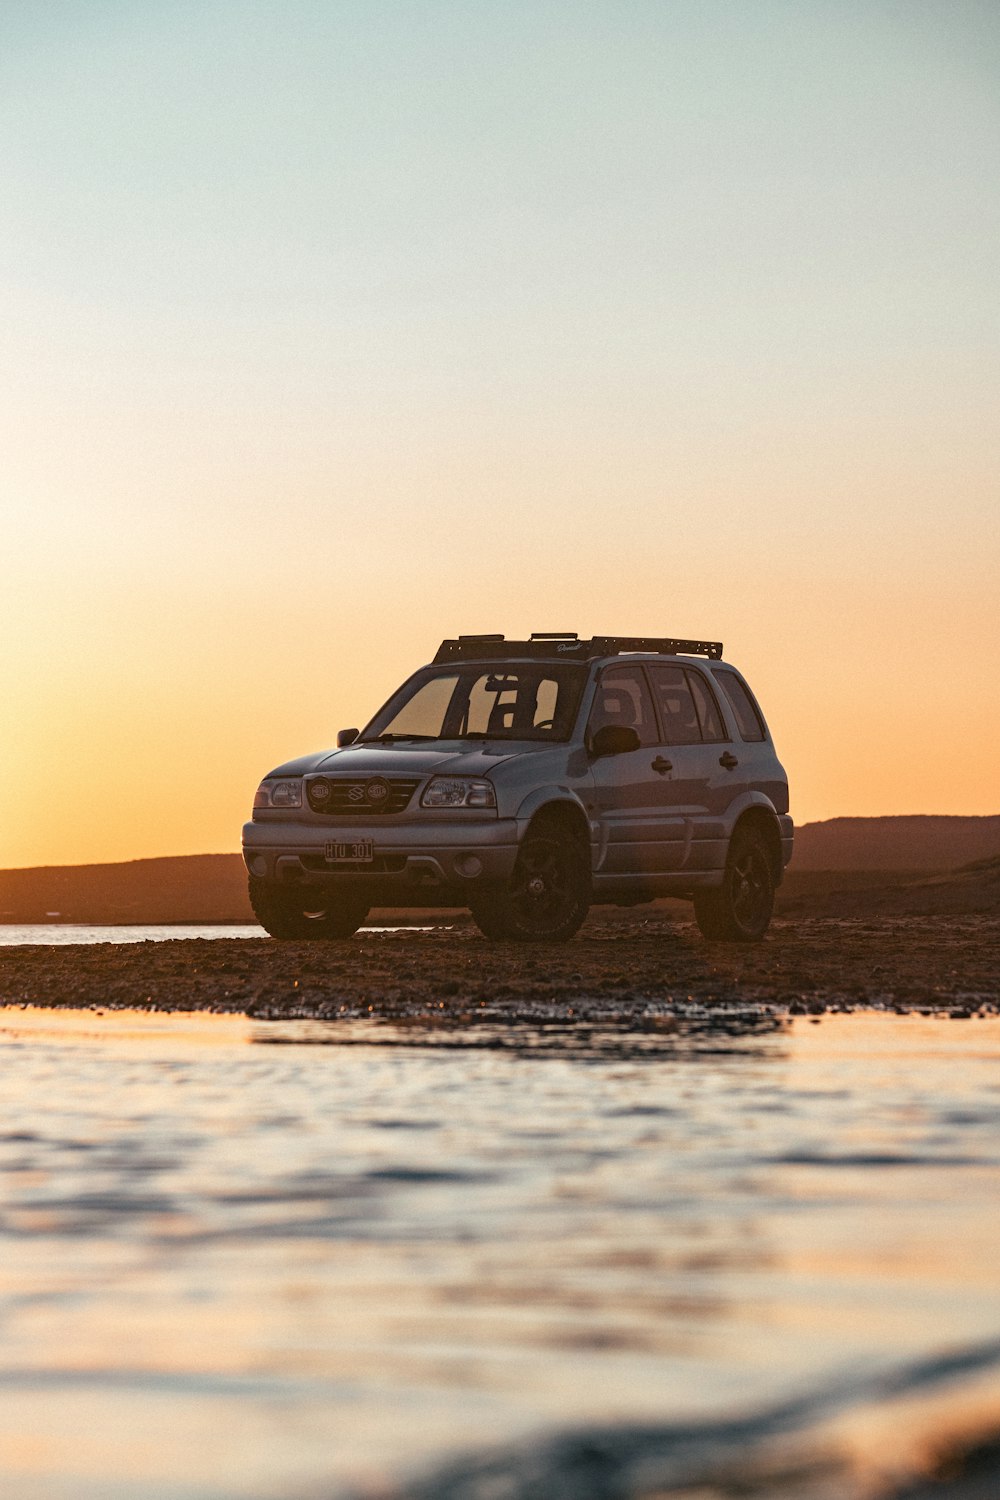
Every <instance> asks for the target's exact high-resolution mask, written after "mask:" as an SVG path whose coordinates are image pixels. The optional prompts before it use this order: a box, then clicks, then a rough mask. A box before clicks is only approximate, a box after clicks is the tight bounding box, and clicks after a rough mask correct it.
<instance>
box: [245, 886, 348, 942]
mask: <svg viewBox="0 0 1000 1500" xmlns="http://www.w3.org/2000/svg"><path fill="white" fill-rule="evenodd" d="M249 890H250V905H251V906H252V907H253V911H254V916H255V917H256V918H257V921H258V922H259V923H260V925H261V926H262V927H263V928H264V929H265V930H266V931H267V932H269V933H270V934H271V936H272V937H273V938H294V939H299V940H302V939H306V940H308V939H310V938H346V937H350V936H351V933H352V932H357V930H358V928H359V927H360V926H361V924H362V922H363V921H364V920H365V917H367V915H368V911H369V903H368V900H367V898H366V897H364V896H357V895H350V894H348V893H347V892H346V891H343V892H337V893H334V892H331V893H329V894H328V893H326V892H324V891H321V890H318V889H316V888H315V887H311V886H301V885H300V886H295V885H277V884H275V882H274V881H271V880H258V879H257V877H256V876H255V875H251V876H250V878H249Z"/></svg>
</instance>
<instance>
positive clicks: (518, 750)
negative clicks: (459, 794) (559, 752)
mask: <svg viewBox="0 0 1000 1500" xmlns="http://www.w3.org/2000/svg"><path fill="white" fill-rule="evenodd" d="M551 749H552V746H551V745H547V744H539V743H538V742H537V741H535V740H505V741H504V742H503V743H502V744H501V742H500V741H498V740H494V741H492V743H490V744H483V745H480V744H476V745H471V746H470V745H468V744H466V743H463V742H462V741H461V740H437V741H435V743H434V744H433V745H428V744H419V745H405V744H398V745H345V746H344V748H343V749H342V750H319V751H317V753H316V754H315V755H302V756H300V757H299V758H298V760H289V761H286V762H285V764H284V765H283V766H276V767H275V769H274V770H273V771H269V772H268V775H269V776H310V775H313V774H314V773H316V772H319V771H324V772H329V773H330V775H332V776H430V775H431V774H432V773H433V772H438V773H442V774H444V775H451V776H488V775H489V773H490V772H491V771H495V770H496V768H497V766H499V765H502V764H503V762H504V761H506V760H510V758H511V757H512V756H514V755H524V754H525V753H527V752H530V751H537V750H551Z"/></svg>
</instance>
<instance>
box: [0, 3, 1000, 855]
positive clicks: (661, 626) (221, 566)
mask: <svg viewBox="0 0 1000 1500" xmlns="http://www.w3.org/2000/svg"><path fill="white" fill-rule="evenodd" d="M0 165H2V182H3V211H2V214H0V296H2V299H3V304H2V308H0V316H2V329H3V333H2V338H0V369H2V376H3V387H4V396H3V402H2V405H0V520H2V532H0V537H2V551H0V559H2V562H0V566H2V569H3V587H2V590H0V628H2V636H0V640H2V646H0V690H2V705H3V724H2V729H0V866H17V865H33V864H50V863H76V862H83V861H96V860H106V859H109V860H110V859H129V858H135V857H140V856H145V855H157V854H183V853H195V852H209V851H221V850H229V849H235V848H237V847H238V844H239V832H240V825H241V823H242V822H243V820H244V817H245V816H246V815H247V809H248V807H249V804H250V800H251V798H252V795H253V791H254V787H255V786H256V783H257V781H258V780H259V778H260V776H261V775H262V774H263V773H264V772H265V771H267V770H268V769H269V768H270V767H271V766H272V765H274V764H276V763H277V762H279V761H281V760H284V759H286V758H287V757H289V756H291V755H294V754H298V753H301V752H304V751H307V750H312V749H318V748H320V747H322V746H324V745H329V744H332V742H333V740H334V737H335V733H336V730H337V728H338V727H340V726H341V725H346V724H357V723H359V722H362V721H363V720H364V719H365V718H367V717H368V716H369V714H370V713H371V712H372V711H373V710H374V709H375V708H376V707H377V706H378V704H379V703H380V702H381V701H382V700H383V699H384V698H385V697H386V696H387V694H388V692H389V691H390V690H391V689H392V688H393V687H394V686H395V685H396V684H397V683H398V681H399V680H400V679H402V678H403V677H404V676H406V675H407V674H408V673H409V672H410V671H411V670H412V669H413V668H414V667H415V666H418V665H420V664H421V663H423V662H424V661H426V660H428V659H429V658H430V656H431V655H432V654H433V652H434V650H435V648H436V646H437V644H438V642H439V640H440V639H441V638H442V636H446V635H454V634H457V633H459V632H468V631H476V630H501V631H505V632H506V633H507V634H508V635H517V634H523V633H525V632H528V631H530V630H533V629H535V630H540V629H573V630H578V631H579V632H580V633H581V634H590V633H591V632H593V631H601V632H617V631H620V632H636V633H640V632H641V633H656V634H683V635H698V636H709V637H711V638H715V639H722V640H723V641H724V642H725V644H726V652H727V656H728V657H730V659H731V660H733V661H734V662H735V663H736V664H737V665H738V666H740V667H741V668H742V669H743V670H744V671H745V673H746V674H747V676H748V678H749V680H750V682H751V684H752V685H753V687H754V688H755V689H756V691H757V693H758V695H759V697H760V698H761V701H762V704H763V706H764V709H765V712H766V714H767V715H768V718H769V720H770V723H771V726H772V729H773V731H774V735H775V739H776V742H777V746H778V750H779V753H780V755H781V757H782V759H783V761H784V763H785V765H786V768H787V770H788V772H789V777H790V780H791V784H792V811H793V813H794V814H795V816H796V818H797V820H798V821H800V822H806V821H811V820H813V819H817V818H827V817H832V816H836V815H839V814H879V813H919V812H927V813H932V812H933V813H996V812H1000V789H998V781H1000V777H998V761H1000V757H998V745H1000V694H998V690H997V680H998V675H1000V631H998V626H997V612H998V594H1000V590H998V584H997V580H998V577H1000V485H998V474H1000V317H998V303H1000V299H998V286H1000V250H998V247H1000V6H997V5H996V3H995V0H982V3H971V0H909V3H905V0H891V3H890V0H823V3H820V0H812V3H810V0H782V3H777V0H754V3H749V4H748V3H747V0H732V3H726V0H697V3H696V0H673V3H671V0H658V3H653V0H555V3H551V0H530V3H522V0H462V3H449V0H367V3H360V0H343V3H342V0H325V3H320V0H283V3H282V4H281V5H278V4H274V3H272V4H258V3H242V0H241V3H236V0H215V3H211V0H209V3H187V0H171V3H167V0H160V3H156V4H154V3H143V0H128V3H126V0H53V3H49V4H46V5H34V6H27V5H18V6H6V7H4V13H3V18H2V45H0Z"/></svg>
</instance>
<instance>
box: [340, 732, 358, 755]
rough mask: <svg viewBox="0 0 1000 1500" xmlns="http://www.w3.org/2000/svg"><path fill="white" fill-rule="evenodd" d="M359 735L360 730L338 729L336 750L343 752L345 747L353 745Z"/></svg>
mask: <svg viewBox="0 0 1000 1500" xmlns="http://www.w3.org/2000/svg"><path fill="white" fill-rule="evenodd" d="M360 733H361V730H360V729H338V730H337V749H338V750H343V748H344V746H345V745H353V744H354V741H355V740H356V739H357V737H358V735H359V734H360Z"/></svg>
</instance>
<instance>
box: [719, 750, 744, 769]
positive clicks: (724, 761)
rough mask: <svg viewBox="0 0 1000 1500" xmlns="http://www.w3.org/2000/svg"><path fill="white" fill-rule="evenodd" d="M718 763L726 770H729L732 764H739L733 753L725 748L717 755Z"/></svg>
mask: <svg viewBox="0 0 1000 1500" xmlns="http://www.w3.org/2000/svg"><path fill="white" fill-rule="evenodd" d="M719 765H720V766H725V768H726V770H727V771H731V770H732V769H733V767H734V766H738V765H739V761H738V760H737V759H736V756H735V755H733V754H732V753H731V752H730V751H729V750H726V751H724V752H723V754H722V755H720V756H719Z"/></svg>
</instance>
